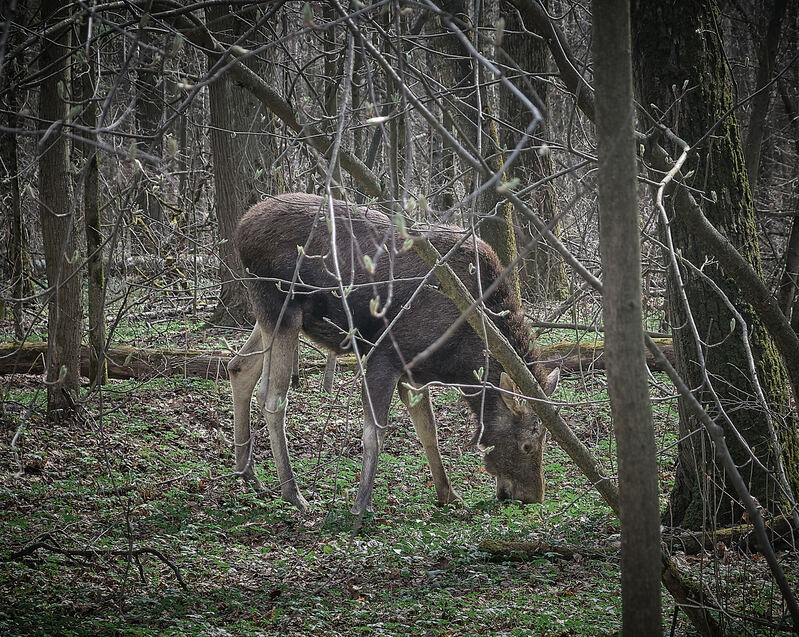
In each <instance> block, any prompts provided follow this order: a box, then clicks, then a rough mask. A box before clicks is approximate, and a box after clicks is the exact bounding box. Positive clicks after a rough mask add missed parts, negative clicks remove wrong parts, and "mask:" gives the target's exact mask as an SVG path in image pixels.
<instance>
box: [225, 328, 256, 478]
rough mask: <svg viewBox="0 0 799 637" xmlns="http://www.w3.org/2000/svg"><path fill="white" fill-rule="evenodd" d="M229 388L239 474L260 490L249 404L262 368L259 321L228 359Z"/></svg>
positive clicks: (237, 472) (237, 473) (237, 471)
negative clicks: (233, 354) (231, 396)
mask: <svg viewBox="0 0 799 637" xmlns="http://www.w3.org/2000/svg"><path fill="white" fill-rule="evenodd" d="M227 369H228V376H229V377H230V388H231V390H232V392H233V442H234V445H235V451H236V475H237V476H241V477H242V478H244V479H245V480H247V481H249V482H251V483H252V484H253V486H254V487H255V488H256V489H257V490H259V491H260V490H261V484H260V482H258V478H256V477H255V464H254V462H253V457H252V456H253V435H252V432H251V431H250V404H251V402H252V393H253V391H254V390H255V385H256V384H257V383H258V379H259V378H260V377H261V370H262V369H263V344H262V342H261V328H260V327H259V326H258V325H256V326H255V329H253V331H252V333H251V334H250V337H249V338H248V339H247V342H246V343H245V344H244V347H242V348H241V349H240V350H239V353H238V354H236V356H234V357H233V360H231V361H230V363H228V366H227Z"/></svg>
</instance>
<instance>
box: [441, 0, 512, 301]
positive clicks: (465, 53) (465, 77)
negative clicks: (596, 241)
mask: <svg viewBox="0 0 799 637" xmlns="http://www.w3.org/2000/svg"><path fill="white" fill-rule="evenodd" d="M441 9H442V10H443V11H444V12H445V15H444V16H442V25H443V26H444V28H445V29H446V30H447V32H448V33H447V35H446V37H444V38H443V39H442V43H443V45H442V46H443V51H444V53H445V54H446V55H445V56H444V57H443V58H442V64H441V70H442V75H443V77H444V78H445V82H444V83H445V85H448V86H447V88H448V89H449V91H450V92H451V93H452V94H453V95H454V96H455V97H456V103H455V104H454V105H453V107H452V108H451V109H450V113H449V114H450V116H451V117H452V119H453V123H454V125H455V127H456V128H459V129H460V134H461V135H464V136H465V137H466V138H467V139H468V141H469V143H470V144H471V145H472V146H473V148H474V149H475V152H477V151H480V154H481V155H482V157H483V159H484V160H485V162H486V164H487V165H488V166H489V168H490V169H491V170H492V171H493V172H494V173H497V172H500V171H501V170H502V164H503V161H502V153H501V151H500V148H501V146H500V139H499V131H498V129H497V125H496V122H495V120H494V117H493V114H494V113H495V112H496V110H497V109H496V105H494V104H493V103H492V102H494V101H495V100H494V97H493V96H492V95H490V94H489V92H488V90H487V89H486V83H485V82H484V81H483V80H482V78H483V76H484V71H483V68H482V66H481V65H480V64H479V63H478V62H477V60H476V59H475V56H474V55H473V53H472V52H470V51H469V49H468V48H467V47H466V45H465V44H464V42H463V41H462V40H461V39H460V38H459V37H458V35H456V31H458V30H460V27H458V23H457V22H456V20H461V21H463V19H464V18H466V20H467V21H469V16H465V15H463V3H462V2H459V1H457V0H445V1H444V2H441ZM453 18H454V19H453ZM477 18H478V19H479V20H481V19H482V14H481V15H480V16H477ZM463 35H464V36H466V37H468V38H470V39H471V41H472V44H473V46H474V47H475V48H476V47H477V42H476V41H475V40H476V37H475V36H474V34H473V33H472V32H471V31H468V32H464V33H463ZM475 179H476V181H475V188H477V187H479V186H480V185H481V183H482V181H483V178H481V176H480V175H478V174H475ZM476 213H477V219H478V220H479V221H480V237H481V238H482V239H483V240H484V241H485V242H486V243H488V245H490V246H491V247H492V248H493V249H494V252H496V253H497V256H498V257H499V260H500V262H502V265H505V266H507V265H509V264H510V263H512V262H513V260H514V259H515V258H516V256H517V254H518V251H517V248H516V232H515V229H514V218H513V207H512V206H511V205H510V204H509V203H504V204H503V203H502V197H501V196H500V194H499V193H498V192H497V189H496V187H491V188H487V189H485V190H483V192H482V193H480V195H479V196H478V197H477V202H476ZM510 281H511V286H512V288H513V289H514V290H515V291H516V295H517V296H518V297H520V298H521V291H520V286H519V274H518V272H517V271H516V269H514V270H513V271H512V272H511V273H510Z"/></svg>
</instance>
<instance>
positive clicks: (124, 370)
mask: <svg viewBox="0 0 799 637" xmlns="http://www.w3.org/2000/svg"><path fill="white" fill-rule="evenodd" d="M46 356H47V343H43V342H25V343H3V344H0V374H41V373H43V372H44V362H45V358H46ZM106 357H107V359H108V376H109V377H110V378H120V379H124V378H136V379H139V380H147V379H150V378H157V377H159V376H175V375H179V376H186V377H192V378H205V379H209V380H219V379H226V378H227V377H228V375H227V362H228V361H229V360H230V358H231V356H230V354H229V353H227V352H220V351H207V350H205V351H204V350H176V349H169V348H158V349H149V348H140V347H131V346H128V345H119V346H114V347H109V348H108V351H107V353H106ZM80 373H81V375H82V376H86V377H88V375H89V347H88V346H86V345H83V346H81V348H80Z"/></svg>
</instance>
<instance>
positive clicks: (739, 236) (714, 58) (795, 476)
mask: <svg viewBox="0 0 799 637" xmlns="http://www.w3.org/2000/svg"><path fill="white" fill-rule="evenodd" d="M664 12H667V14H666V13H664ZM632 15H633V26H634V29H633V34H634V35H633V38H634V49H633V50H634V52H635V61H636V63H637V73H636V76H637V79H638V82H639V93H640V102H641V103H642V104H656V105H658V107H659V108H660V109H662V112H667V118H666V122H665V123H666V124H667V125H669V126H670V127H671V128H672V129H673V130H675V131H676V132H677V133H678V134H679V135H680V136H681V137H682V138H683V139H685V140H686V141H687V142H688V143H689V144H694V145H696V144H698V143H699V142H700V140H702V143H701V144H699V145H698V146H696V147H695V148H694V149H693V153H692V155H691V158H690V159H689V160H688V163H687V164H686V167H685V172H688V171H689V170H692V171H693V172H694V175H693V177H691V178H690V180H689V184H688V185H690V186H693V187H696V188H698V189H699V190H701V191H703V192H704V193H705V196H704V199H703V203H702V208H703V212H704V215H705V216H706V217H707V219H708V220H709V222H710V224H712V226H713V227H714V228H716V229H717V230H718V231H719V232H721V233H722V234H723V235H724V236H725V237H726V239H727V240H728V241H729V243H730V245H731V246H733V247H734V249H735V250H736V251H737V253H739V254H740V256H742V257H743V258H744V259H745V260H746V261H747V262H748V263H749V265H750V266H751V268H753V269H754V271H755V272H756V273H758V274H759V275H760V276H761V278H762V270H761V266H760V254H759V251H758V240H757V230H756V226H755V221H754V206H753V203H752V197H751V192H750V188H749V182H748V180H747V175H746V171H745V170H744V159H743V152H742V146H741V140H740V136H739V132H738V124H737V121H736V119H735V117H734V116H728V113H730V112H731V111H732V90H731V82H730V77H729V74H728V71H727V67H726V62H725V58H724V54H723V51H722V47H721V43H720V42H719V40H718V36H717V34H716V29H715V26H714V25H716V24H717V21H718V11H717V8H716V6H715V3H712V2H711V3H707V2H704V1H702V0H690V1H686V2H684V3H682V4H681V7H680V11H679V12H671V11H667V8H666V7H664V6H663V5H661V4H658V3H651V2H644V1H642V0H638V1H636V2H634V3H633V11H632ZM686 80H687V85H686V88H687V89H688V90H686V91H685V94H684V95H682V96H681V97H680V99H679V101H678V103H677V104H676V105H675V106H673V107H671V108H669V107H670V106H671V105H672V104H673V102H674V98H675V96H674V95H673V94H672V89H671V87H677V90H680V87H682V86H683V83H684V82H686ZM658 117H660V115H658ZM710 130H712V131H713V134H712V135H709V136H706V133H707V132H708V131H710ZM687 221H688V220H685V219H683V218H682V217H681V216H680V215H677V216H675V217H674V218H673V219H672V220H671V225H670V227H671V233H672V237H673V239H674V244H675V248H676V249H677V250H678V251H679V253H680V255H681V256H682V258H684V259H687V260H688V261H690V262H691V263H693V264H694V265H696V266H703V265H707V264H709V265H707V267H705V268H704V274H705V275H707V276H709V277H710V278H711V279H712V280H713V281H714V282H715V284H716V285H717V286H718V288H719V289H720V290H721V291H722V292H723V294H724V296H725V297H726V299H727V300H729V301H730V302H731V303H732V304H733V305H734V306H735V307H736V308H738V310H739V311H740V313H741V315H742V316H743V319H744V321H745V323H746V326H747V328H748V340H749V342H750V344H751V351H752V355H753V358H754V365H755V367H756V369H757V373H758V381H759V384H760V386H761V387H762V390H763V393H764V396H765V402H766V404H767V405H768V407H769V411H770V413H769V412H767V411H766V410H765V409H762V408H761V406H760V405H759V404H756V402H754V401H747V400H746V397H747V396H749V397H751V396H754V395H756V393H755V392H756V389H755V387H754V386H753V382H752V379H751V378H749V376H748V374H747V372H746V370H748V369H749V361H748V354H747V350H746V348H745V347H744V341H743V340H742V338H741V326H740V325H739V323H738V322H737V321H736V320H735V318H734V316H733V314H732V313H731V312H730V310H729V309H728V307H727V304H726V301H725V299H724V298H722V297H721V296H720V295H719V294H717V293H716V292H715V291H714V289H713V288H712V287H710V286H708V284H707V283H706V282H705V280H704V279H703V278H702V277H700V276H698V275H697V274H696V273H695V272H694V271H693V270H691V269H689V268H681V278H682V281H683V284H684V294H685V297H686V298H687V301H688V306H689V307H690V313H691V316H692V318H693V321H694V324H695V326H696V334H697V335H698V337H699V339H700V341H701V344H700V345H699V346H697V338H696V337H695V335H694V334H692V330H691V329H690V328H689V326H690V323H689V322H688V319H689V314H688V311H687V308H686V307H685V305H684V304H683V303H681V302H680V295H681V294H682V293H683V291H682V290H681V289H680V288H679V285H678V281H677V278H676V274H675V272H674V270H673V269H672V268H670V269H669V273H670V284H669V301H670V302H669V313H670V320H671V324H672V325H673V326H675V332H674V349H675V357H676V361H677V369H678V371H679V372H680V374H681V375H682V377H683V378H684V379H685V380H686V382H687V384H688V386H689V387H692V388H695V395H696V397H697V399H698V400H699V401H700V402H701V404H702V405H703V407H704V408H705V409H706V410H707V411H708V412H709V413H711V414H712V415H713V416H714V417H715V418H716V419H717V421H718V422H719V424H720V425H722V426H723V427H724V436H725V438H726V440H727V442H728V446H729V448H730V451H731V453H732V456H733V459H734V461H735V463H736V464H737V465H738V466H740V467H746V479H747V483H748V484H747V486H748V488H749V490H750V491H751V493H752V495H754V496H755V497H756V498H757V499H758V500H759V501H760V503H761V504H762V505H763V506H765V507H766V509H768V510H769V511H770V512H771V513H774V514H778V513H780V512H781V509H782V507H783V506H784V505H785V504H786V495H785V493H784V492H783V491H782V489H781V487H780V485H779V483H778V480H777V479H775V476H779V475H780V466H779V463H780V461H781V462H782V467H783V468H784V469H785V472H786V479H787V481H788V483H789V485H790V487H791V489H792V490H793V492H794V493H796V489H797V486H799V440H797V432H796V420H795V416H794V414H793V413H792V411H791V408H790V399H789V398H790V397H789V391H788V382H787V379H786V372H785V367H784V364H783V362H782V359H781V358H780V355H779V354H778V352H777V350H776V348H775V347H774V344H773V342H772V340H771V338H770V337H769V334H768V333H767V332H766V329H765V328H764V326H763V323H762V322H761V320H760V319H759V317H758V315H757V314H756V312H755V311H754V309H753V308H752V307H751V306H750V305H749V304H747V303H746V302H745V301H744V300H743V298H742V293H741V291H740V290H739V288H738V285H737V284H736V281H735V280H734V278H733V277H732V276H730V275H729V274H726V273H725V272H724V271H723V270H722V269H721V268H720V267H719V266H718V265H715V264H714V261H715V259H714V257H713V255H711V254H710V253H709V251H708V249H707V246H705V245H704V244H703V243H702V242H701V241H700V240H698V238H697V235H696V233H695V232H692V231H691V230H690V229H689V228H688V226H687ZM711 384H712V388H711ZM711 389H712V390H711ZM721 410H723V414H722V411H721ZM771 426H773V427H774V430H775V432H776V433H775V435H776V437H777V439H778V441H779V448H778V446H777V445H775V444H774V441H773V439H772V434H771V430H770V427H771ZM698 427H699V423H698V422H696V420H695V419H694V418H693V416H691V412H690V411H689V409H688V408H687V405H686V403H685V401H684V400H683V399H681V400H680V439H681V440H682V442H681V444H680V447H679V464H678V469H677V476H676V479H675V487H674V490H673V492H672V497H671V504H670V510H669V512H668V514H667V518H668V519H667V521H668V523H669V524H675V525H682V526H685V527H688V528H700V527H701V526H702V525H703V524H705V523H706V522H707V520H708V517H709V516H711V515H712V516H713V523H717V524H721V525H724V524H730V523H733V522H735V521H737V520H738V519H739V517H740V515H741V513H742V508H741V505H740V504H739V503H738V502H737V499H736V498H735V497H734V496H733V497H731V496H730V494H732V493H735V490H734V488H733V486H732V485H731V484H728V482H727V480H728V479H727V476H726V475H725V473H724V471H723V470H722V469H721V468H720V467H719V466H717V464H716V459H715V456H714V454H713V451H712V445H711V444H710V442H709V440H707V439H706V438H705V437H704V434H697V429H698ZM734 430H736V431H737V432H738V433H736V431H734ZM738 434H740V436H741V438H742V439H743V440H745V441H746V445H744V444H742V443H741V442H740V438H739V437H738ZM747 447H748V448H749V449H752V450H753V451H754V453H755V454H756V455H757V457H758V459H759V460H760V462H762V463H763V465H764V466H765V467H766V470H763V469H762V468H761V467H760V466H758V463H755V462H753V461H752V459H751V456H750V453H749V451H748V449H747Z"/></svg>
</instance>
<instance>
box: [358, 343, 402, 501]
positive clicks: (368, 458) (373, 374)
mask: <svg viewBox="0 0 799 637" xmlns="http://www.w3.org/2000/svg"><path fill="white" fill-rule="evenodd" d="M398 377H399V374H394V373H393V372H390V371H388V370H386V369H385V368H384V367H383V366H381V365H380V363H379V362H378V361H377V360H375V359H374V358H373V359H372V361H370V363H369V369H368V370H367V372H366V376H365V378H364V383H363V389H362V397H363V465H362V467H361V481H360V483H359V484H358V494H357V495H356V496H355V503H354V504H353V505H352V507H351V508H350V511H352V513H354V514H356V515H360V514H361V513H363V512H364V511H366V509H368V508H369V505H370V504H371V502H372V488H373V487H374V483H375V474H376V473H377V458H378V456H379V455H380V450H381V449H382V448H383V440H384V439H385V437H386V425H387V423H388V408H389V406H390V405H391V396H393V395H394V387H395V386H396V385H397V379H398Z"/></svg>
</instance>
